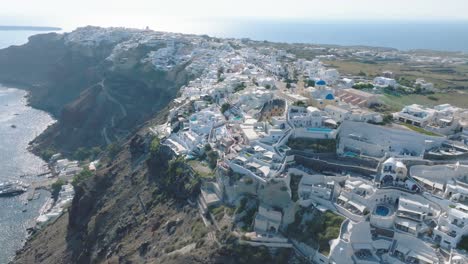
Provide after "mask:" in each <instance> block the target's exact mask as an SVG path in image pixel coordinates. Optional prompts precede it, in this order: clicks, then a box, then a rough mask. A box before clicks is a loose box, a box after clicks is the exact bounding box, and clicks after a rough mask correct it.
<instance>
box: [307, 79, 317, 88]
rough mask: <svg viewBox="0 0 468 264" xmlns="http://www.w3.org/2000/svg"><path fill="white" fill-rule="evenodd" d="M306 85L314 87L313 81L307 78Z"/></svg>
mask: <svg viewBox="0 0 468 264" xmlns="http://www.w3.org/2000/svg"><path fill="white" fill-rule="evenodd" d="M306 87H315V81H314V80H307V82H306Z"/></svg>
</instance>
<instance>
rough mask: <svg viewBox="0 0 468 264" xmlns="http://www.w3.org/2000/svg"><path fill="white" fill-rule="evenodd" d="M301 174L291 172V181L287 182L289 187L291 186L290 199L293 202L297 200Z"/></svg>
mask: <svg viewBox="0 0 468 264" xmlns="http://www.w3.org/2000/svg"><path fill="white" fill-rule="evenodd" d="M301 179H302V176H301V175H296V174H291V181H290V182H289V188H291V196H292V197H291V200H292V201H293V202H296V201H297V200H299V194H298V190H299V183H300V182H301Z"/></svg>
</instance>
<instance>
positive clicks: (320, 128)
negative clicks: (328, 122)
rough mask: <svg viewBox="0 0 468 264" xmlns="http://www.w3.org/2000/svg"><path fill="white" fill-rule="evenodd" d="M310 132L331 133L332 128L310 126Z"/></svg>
mask: <svg viewBox="0 0 468 264" xmlns="http://www.w3.org/2000/svg"><path fill="white" fill-rule="evenodd" d="M307 131H308V132H314V133H330V132H331V131H332V129H330V128H323V127H309V128H307Z"/></svg>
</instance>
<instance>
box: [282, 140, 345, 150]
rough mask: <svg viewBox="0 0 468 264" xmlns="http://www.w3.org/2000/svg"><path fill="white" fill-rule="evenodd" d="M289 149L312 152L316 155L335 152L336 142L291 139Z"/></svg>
mask: <svg viewBox="0 0 468 264" xmlns="http://www.w3.org/2000/svg"><path fill="white" fill-rule="evenodd" d="M287 145H288V147H290V148H291V149H294V150H301V151H312V152H314V153H324V152H335V151H336V140H334V139H306V138H293V139H289V141H288V144H287Z"/></svg>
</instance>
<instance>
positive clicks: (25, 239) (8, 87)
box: [0, 83, 57, 261]
mask: <svg viewBox="0 0 468 264" xmlns="http://www.w3.org/2000/svg"><path fill="white" fill-rule="evenodd" d="M0 89H2V90H14V91H15V92H16V91H20V92H22V93H23V92H24V93H25V94H24V95H22V96H21V97H19V98H20V99H19V100H20V101H21V102H22V101H23V100H25V101H24V105H23V106H25V107H29V108H31V109H34V110H37V111H41V112H44V113H45V114H46V115H48V116H49V117H50V118H51V121H50V122H49V123H47V124H46V125H47V126H46V127H45V128H44V130H42V131H41V132H40V133H39V134H37V135H35V136H34V138H33V139H31V140H29V141H28V142H27V146H26V148H25V149H21V150H22V151H24V150H25V151H27V152H29V153H30V154H32V155H33V156H35V157H37V158H38V159H40V160H41V162H42V163H43V166H44V167H46V168H47V169H48V170H49V171H52V170H51V166H50V164H49V163H48V162H47V161H46V160H44V159H43V158H42V157H41V156H40V155H38V153H36V151H33V144H32V143H33V142H34V140H36V139H37V138H38V137H39V136H40V135H42V134H43V133H44V132H45V131H46V130H47V128H48V127H49V126H51V125H53V124H54V123H55V122H57V120H56V119H55V118H54V117H53V116H52V115H51V114H50V113H49V112H47V111H44V110H42V109H38V108H35V107H33V106H31V104H30V98H31V92H30V90H28V89H26V88H25V86H21V87H19V86H18V85H12V84H11V83H9V84H5V83H0ZM19 129H21V128H19ZM40 173H42V171H39V170H37V171H34V172H33V175H35V176H37V175H39V174H40ZM36 174H37V175H36ZM18 180H21V181H23V179H21V176H20V177H19V178H18ZM37 181H38V178H37V177H34V178H31V179H30V181H28V184H29V185H30V186H29V187H28V188H34V187H33V186H31V185H33V183H34V182H37ZM38 190H41V191H43V192H46V193H47V195H48V196H51V195H52V192H51V190H50V186H48V187H47V188H37V189H36V191H38ZM28 191H30V190H29V189H28ZM22 195H23V196H24V195H26V193H25V194H22ZM51 199H52V198H51V197H48V198H47V199H46V200H45V201H44V203H43V204H41V205H40V206H39V211H38V213H37V214H35V215H34V216H31V217H29V218H25V225H26V229H25V230H24V231H26V234H25V235H24V236H19V237H17V239H15V240H17V241H18V242H22V243H21V244H22V245H21V247H19V248H18V249H16V250H15V251H14V252H11V255H10V254H8V253H7V252H5V253H6V255H5V256H6V257H7V259H8V258H10V261H12V260H13V259H14V258H15V256H16V254H17V252H18V251H21V250H22V249H23V248H24V246H25V245H26V243H27V242H28V241H29V240H30V238H31V235H32V234H33V232H30V228H34V229H36V228H37V218H38V217H39V216H40V215H41V214H42V213H43V212H42V211H43V210H44V209H45V206H46V205H48V204H49V203H50V200H51ZM21 200H22V199H21ZM29 203H30V201H28V200H27V198H26V201H24V204H25V205H28V204H29ZM52 205H53V203H52ZM15 208H17V207H16V206H15ZM28 223H29V224H28ZM9 255H10V256H9ZM8 256H9V257H8Z"/></svg>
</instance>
